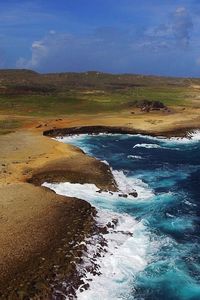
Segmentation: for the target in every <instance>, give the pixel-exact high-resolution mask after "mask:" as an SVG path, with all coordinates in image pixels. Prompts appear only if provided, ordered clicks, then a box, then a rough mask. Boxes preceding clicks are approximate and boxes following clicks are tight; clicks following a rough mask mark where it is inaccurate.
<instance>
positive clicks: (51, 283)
mask: <svg viewBox="0 0 200 300" xmlns="http://www.w3.org/2000/svg"><path fill="white" fill-rule="evenodd" d="M192 129H195V128H194V126H193V127H187V128H179V129H176V130H171V131H161V132H159V130H157V131H156V132H149V131H145V130H136V129H133V128H127V127H114V126H76V127H71V128H60V129H59V128H54V129H49V130H46V131H44V132H43V135H44V137H42V136H39V135H33V137H31V133H30V132H29V133H27V134H28V136H30V137H31V140H30V141H29V143H30V142H33V145H34V147H35V145H38V146H37V147H39V150H40V151H39V152H38V149H37V152H36V156H37V157H38V158H37V160H34V161H33V163H34V164H32V161H31V159H30V156H28V155H30V154H29V153H31V154H32V155H33V154H34V148H33V147H32V145H31V144H30V145H29V146H30V149H29V150H27V149H26V156H27V158H28V159H27V160H26V161H25V163H24V165H25V167H24V165H23V163H22V166H21V163H18V164H12V167H13V168H14V167H15V168H16V171H17V174H18V173H19V174H20V175H19V180H18V181H17V182H18V183H19V182H28V183H20V184H19V186H18V187H20V193H19V196H18V195H17V194H16V187H15V186H13V185H12V184H11V182H13V178H12V177H11V179H9V181H5V179H6V178H7V177H8V176H11V175H9V174H11V172H9V173H8V175H7V174H6V175H3V177H2V179H3V180H4V181H5V184H7V185H8V186H7V187H4V186H3V187H2V191H3V192H4V193H5V199H7V198H8V197H7V194H6V188H7V189H8V190H9V191H12V187H13V194H12V195H11V201H13V199H15V198H16V204H15V205H19V202H17V201H19V199H22V200H23V195H24V192H25V191H26V189H27V188H28V193H27V195H28V197H29V198H30V199H29V198H28V201H29V203H30V205H32V203H34V205H35V201H36V200H37V198H38V196H37V193H36V191H38V195H40V197H41V201H43V199H45V197H46V198H47V199H48V201H47V203H48V205H50V212H52V211H54V212H56V213H58V214H59V213H60V217H58V215H55V214H53V215H52V219H51V218H50V217H48V218H47V219H45V217H46V216H45V217H42V218H41V217H40V219H43V220H44V225H42V226H44V228H46V227H45V226H48V224H50V223H49V222H52V223H53V225H54V224H56V226H55V232H54V234H55V235H54V236H52V232H50V231H49V235H48V238H49V237H50V240H45V241H44V245H45V247H47V248H43V249H41V248H40V249H39V250H34V252H33V253H32V254H31V256H30V260H27V259H26V260H22V261H23V263H22V264H19V263H18V262H17V261H14V260H12V262H13V263H14V264H16V268H17V269H11V270H8V277H4V278H3V277H1V278H0V292H1V293H0V298H2V299H9V297H10V299H13V300H15V299H16V300H17V299H28V297H30V296H31V298H32V299H55V298H56V299H64V298H63V294H64V293H67V294H69V295H71V296H70V297H71V299H73V298H74V297H75V291H76V289H77V288H78V287H80V286H81V285H82V284H83V282H82V280H81V276H80V274H78V273H77V270H76V267H75V266H76V264H78V263H81V260H82V254H83V252H84V251H85V246H83V244H81V242H82V241H84V240H85V238H87V237H89V236H92V235H93V234H94V233H97V234H99V235H100V236H101V233H102V231H103V232H106V230H107V229H106V228H103V229H99V228H98V227H97V224H96V222H95V214H96V212H95V209H94V208H93V207H91V205H90V204H88V203H87V202H86V201H83V200H80V199H75V198H68V197H61V196H59V195H56V194H55V193H54V192H52V191H50V190H49V189H46V188H43V187H40V186H41V184H42V183H44V182H45V181H48V182H51V183H55V182H64V181H70V182H72V183H93V184H96V186H97V187H99V189H100V190H103V191H106V190H110V191H116V190H117V186H116V182H115V180H114V178H113V176H112V173H111V171H110V169H109V166H107V165H105V164H103V163H102V162H100V161H98V160H96V159H95V158H92V157H89V156H87V155H85V154H84V153H83V151H81V150H80V149H78V148H76V147H73V146H69V148H67V147H68V146H67V145H62V144H61V143H58V142H55V141H53V140H51V139H48V138H47V139H45V136H46V137H56V136H59V137H62V136H64V135H74V134H99V133H111V134H115V133H121V134H148V135H152V136H158V135H162V136H167V137H171V136H179V137H184V136H187V133H188V131H190V130H192ZM28 136H26V139H25V140H27V138H28ZM22 137H23V135H22V134H21V133H20V134H19V136H16V138H17V139H16V141H17V140H19V138H22ZM11 141H12V143H13V139H12V136H11ZM6 143H7V142H6ZM40 143H41V145H42V144H45V143H46V146H45V148H44V149H43V148H41V149H40V147H41V145H40ZM21 145H23V142H22V141H20V140H19V147H20V146H21ZM47 149H48V151H49V154H47V152H46V153H45V151H47ZM11 150H12V149H9V151H11ZM13 151H14V152H15V153H16V147H14V148H13ZM18 151H19V154H20V155H19V157H20V159H21V157H22V156H23V155H24V154H23V151H24V150H23V146H22V150H21V149H18V148H17V152H18ZM54 152H55V153H54ZM5 153H6V148H5ZM10 153H12V152H10ZM6 154H7V153H6ZM6 154H4V156H5V155H6ZM22 154H23V155H22ZM66 154H67V156H66ZM41 157H42V159H41ZM27 161H28V164H29V165H28V168H27ZM77 162H79V163H77ZM19 170H20V172H19ZM24 170H26V172H25V171H24ZM12 172H13V173H14V172H15V169H12ZM4 178H5V179H4ZM15 180H16V179H15ZM14 182H15V181H14ZM37 189H38V190H37ZM42 195H43V197H44V198H42ZM53 199H54V201H58V202H59V205H58V207H54V204H53V206H52V208H51V205H52V204H51V203H50V202H51V201H52V200H53ZM6 201H7V200H6ZM23 201H24V202H25V201H27V199H26V198H24V200H23ZM39 205H40V204H38V206H39ZM45 205H47V204H45ZM45 205H44V207H46V206H45ZM38 209H39V211H40V210H41V208H40V207H38ZM25 212H26V211H25ZM30 213H31V214H32V211H31V212H30ZM42 213H45V209H44V211H43V212H42ZM16 214H17V212H16ZM20 214H21V212H20V213H19V215H20ZM83 216H84V217H83ZM9 217H10V216H9ZM21 217H22V218H23V215H22V216H21ZM40 219H38V220H39V221H38V224H40ZM19 220H20V219H18V220H16V222H19ZM56 220H58V222H57V223H56ZM20 222H21V221H20ZM35 223H37V220H36V219H35V220H34V224H35ZM13 224H14V226H15V225H16V224H17V223H16V224H15V223H13ZM27 224H29V221H28V220H27ZM41 224H42V223H41ZM29 225H30V224H29ZM29 225H28V226H29ZM12 226H13V225H12ZM31 226H32V225H31ZM65 226H66V228H67V229H66V228H65ZM2 228H3V227H2ZM34 230H35V229H34ZM34 230H33V232H34V234H36V237H37V235H38V231H37V230H38V229H37V230H36V231H34ZM52 230H53V229H52ZM5 232H6V231H5ZM39 235H40V234H39ZM41 237H43V236H41ZM29 238H31V237H29ZM2 239H3V243H7V237H6V234H5V235H4V236H3V235H2ZM0 241H1V244H2V240H1V237H0ZM72 241H74V242H73V243H72ZM36 242H37V243H38V241H36ZM25 243H26V241H25ZM25 247H26V244H25ZM10 251H11V253H12V249H10ZM13 251H14V250H13ZM31 251H32V250H31ZM2 259H3V256H2ZM5 262H6V261H4V260H2V263H5ZM0 263H1V261H0ZM8 282H9V284H8ZM62 282H65V284H64V285H63V284H61V283H62ZM67 282H68V284H67ZM82 288H83V289H84V288H88V286H83V287H82Z"/></svg>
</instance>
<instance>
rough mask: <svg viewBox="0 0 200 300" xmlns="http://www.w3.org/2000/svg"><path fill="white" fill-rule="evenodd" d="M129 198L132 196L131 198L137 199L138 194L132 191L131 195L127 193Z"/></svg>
mask: <svg viewBox="0 0 200 300" xmlns="http://www.w3.org/2000/svg"><path fill="white" fill-rule="evenodd" d="M129 196H133V197H135V198H136V197H138V193H137V192H136V191H133V192H131V193H129Z"/></svg>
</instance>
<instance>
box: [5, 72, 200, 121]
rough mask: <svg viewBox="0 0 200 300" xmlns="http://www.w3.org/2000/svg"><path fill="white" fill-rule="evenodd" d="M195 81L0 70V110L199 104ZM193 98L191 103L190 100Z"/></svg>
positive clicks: (34, 112) (55, 112)
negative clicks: (149, 102) (144, 102)
mask: <svg viewBox="0 0 200 300" xmlns="http://www.w3.org/2000/svg"><path fill="white" fill-rule="evenodd" d="M194 84H195V85H196V86H197V87H198V85H199V86H200V80H197V79H194V80H192V79H182V78H168V77H166V78H165V77H153V76H141V75H111V74H104V73H98V72H89V73H63V74H44V75H41V74H38V73H35V72H32V71H27V70H21V71H20V70H18V71H16V70H10V71H9V70H4V71H0V113H1V114H9V115H24V116H26V115H27V116H61V115H68V114H94V113H102V112H120V111H122V110H124V109H131V108H132V107H134V105H135V102H136V101H142V100H156V101H161V102H163V103H164V104H165V105H167V106H195V105H196V106H198V107H199V106H200V101H199V100H198V95H199V89H194V88H193V85H194ZM193 100H195V101H193Z"/></svg>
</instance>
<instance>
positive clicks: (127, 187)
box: [112, 170, 154, 199]
mask: <svg viewBox="0 0 200 300" xmlns="http://www.w3.org/2000/svg"><path fill="white" fill-rule="evenodd" d="M112 173H113V175H114V178H115V181H116V183H117V185H118V187H119V190H120V191H122V192H124V193H127V194H128V193H131V191H133V189H135V190H136V191H137V193H138V198H139V199H148V198H151V197H152V196H154V193H153V190H151V189H150V188H149V186H148V184H146V183H145V182H143V181H142V180H141V179H138V178H136V177H127V176H126V175H125V174H124V172H123V171H116V170H112Z"/></svg>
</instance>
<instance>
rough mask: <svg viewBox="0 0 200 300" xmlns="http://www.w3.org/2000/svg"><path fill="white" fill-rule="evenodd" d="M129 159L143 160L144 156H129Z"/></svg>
mask: <svg viewBox="0 0 200 300" xmlns="http://www.w3.org/2000/svg"><path fill="white" fill-rule="evenodd" d="M127 158H129V159H143V158H142V156H139V155H128V156H127Z"/></svg>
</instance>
